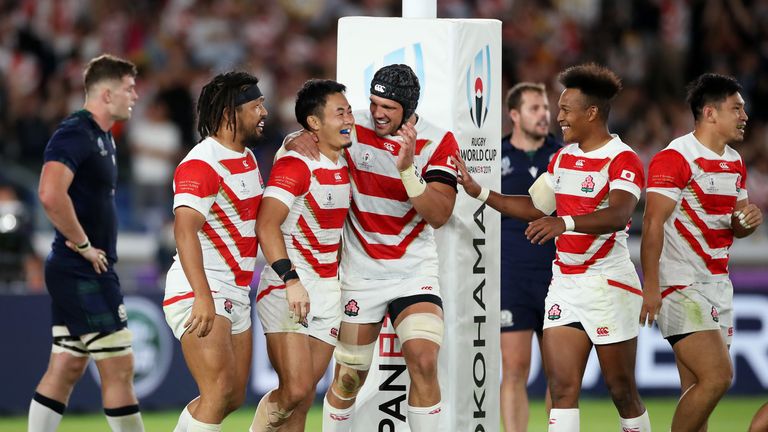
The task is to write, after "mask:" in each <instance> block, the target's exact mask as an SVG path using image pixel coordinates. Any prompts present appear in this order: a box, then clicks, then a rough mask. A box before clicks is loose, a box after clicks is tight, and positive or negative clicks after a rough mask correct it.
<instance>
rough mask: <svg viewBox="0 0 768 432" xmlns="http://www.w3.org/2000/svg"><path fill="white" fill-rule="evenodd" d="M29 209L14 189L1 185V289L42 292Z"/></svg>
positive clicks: (41, 265)
mask: <svg viewBox="0 0 768 432" xmlns="http://www.w3.org/2000/svg"><path fill="white" fill-rule="evenodd" d="M31 239H32V223H31V218H30V213H29V209H28V208H27V206H26V205H25V204H24V203H23V202H22V201H21V200H20V199H19V197H18V194H17V193H16V190H15V189H14V187H13V186H12V185H10V184H8V183H5V182H0V290H2V291H3V292H17V293H21V292H27V291H29V292H41V291H42V290H43V263H42V261H41V259H40V257H38V256H37V255H36V254H35V251H34V249H33V248H32V241H31Z"/></svg>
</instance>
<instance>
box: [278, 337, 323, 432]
mask: <svg viewBox="0 0 768 432" xmlns="http://www.w3.org/2000/svg"><path fill="white" fill-rule="evenodd" d="M333 349H334V346H333V345H331V344H329V343H327V342H324V341H321V340H319V339H316V338H314V337H310V338H309V350H310V351H311V352H312V391H311V392H310V393H309V394H308V395H307V397H305V398H304V400H303V401H301V403H300V404H299V405H298V406H297V407H296V408H295V409H294V411H293V415H292V416H291V417H289V418H288V421H287V422H286V423H285V425H284V426H283V428H282V429H280V430H281V431H284V432H302V431H303V430H304V428H305V425H306V422H307V413H309V410H310V409H311V408H312V404H313V403H314V402H315V390H316V387H317V383H318V382H319V381H320V380H321V379H322V378H323V376H324V375H325V371H326V370H328V363H329V362H330V361H331V356H332V355H333ZM304 367H305V368H306V365H305V366H304Z"/></svg>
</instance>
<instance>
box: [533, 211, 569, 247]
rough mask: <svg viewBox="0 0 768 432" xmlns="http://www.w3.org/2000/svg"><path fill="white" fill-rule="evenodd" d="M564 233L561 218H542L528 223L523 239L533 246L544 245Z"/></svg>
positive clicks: (563, 224) (563, 222)
mask: <svg viewBox="0 0 768 432" xmlns="http://www.w3.org/2000/svg"><path fill="white" fill-rule="evenodd" d="M564 232H565V221H564V220H563V218H559V217H552V216H544V217H543V218H540V219H536V220H535V221H533V222H528V228H526V229H525V237H526V238H528V240H530V241H531V243H533V244H544V243H546V242H548V241H550V240H552V239H553V238H555V237H557V236H559V235H560V234H562V233H564Z"/></svg>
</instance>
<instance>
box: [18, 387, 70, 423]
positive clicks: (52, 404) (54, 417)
mask: <svg viewBox="0 0 768 432" xmlns="http://www.w3.org/2000/svg"><path fill="white" fill-rule="evenodd" d="M66 408H67V406H66V405H64V404H63V403H61V402H59V401H56V400H53V399H51V398H48V397H45V396H43V395H41V394H40V393H37V392H35V395H34V396H33V397H32V402H31V403H30V404H29V428H28V429H27V430H28V431H29V432H54V431H55V430H56V429H58V427H59V423H61V417H62V416H63V415H64V410H65V409H66Z"/></svg>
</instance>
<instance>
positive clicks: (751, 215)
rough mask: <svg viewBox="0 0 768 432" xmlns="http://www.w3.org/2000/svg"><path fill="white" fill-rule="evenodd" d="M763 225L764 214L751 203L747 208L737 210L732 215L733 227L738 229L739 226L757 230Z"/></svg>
mask: <svg viewBox="0 0 768 432" xmlns="http://www.w3.org/2000/svg"><path fill="white" fill-rule="evenodd" d="M762 223H763V212H761V211H760V207H758V206H756V205H754V204H752V203H750V204H747V205H746V206H745V207H743V208H741V209H739V210H736V211H735V212H733V215H731V226H732V227H734V228H736V229H738V227H737V225H740V226H741V228H744V229H747V230H749V229H752V228H756V227H757V226H759V225H760V224H762Z"/></svg>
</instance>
